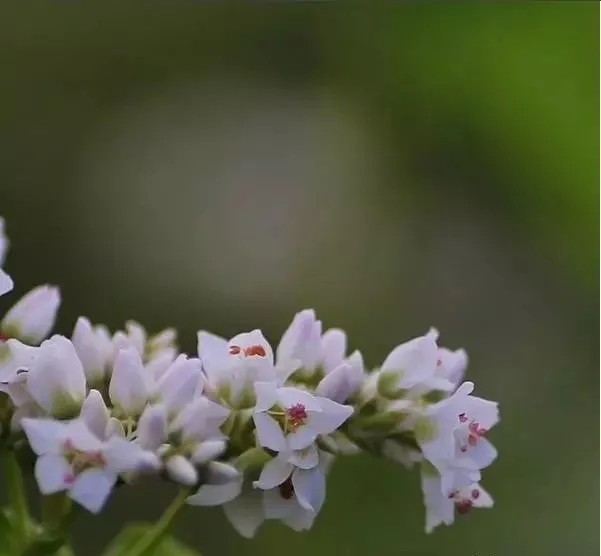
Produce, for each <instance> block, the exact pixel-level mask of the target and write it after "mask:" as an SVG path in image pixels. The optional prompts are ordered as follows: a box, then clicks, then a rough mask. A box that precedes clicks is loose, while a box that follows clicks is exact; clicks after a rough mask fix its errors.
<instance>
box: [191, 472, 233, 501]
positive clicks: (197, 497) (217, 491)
mask: <svg viewBox="0 0 601 556" xmlns="http://www.w3.org/2000/svg"><path fill="white" fill-rule="evenodd" d="M241 491H242V478H239V479H237V480H235V481H232V482H230V483H227V484H223V485H208V484H207V485H203V486H201V487H200V488H199V489H198V491H197V492H196V494H193V495H192V496H190V497H188V498H187V499H186V502H187V503H188V504H191V505H192V506H221V504H225V503H226V502H229V501H230V500H233V499H234V498H236V497H237V496H238V495H239V494H240V492H241Z"/></svg>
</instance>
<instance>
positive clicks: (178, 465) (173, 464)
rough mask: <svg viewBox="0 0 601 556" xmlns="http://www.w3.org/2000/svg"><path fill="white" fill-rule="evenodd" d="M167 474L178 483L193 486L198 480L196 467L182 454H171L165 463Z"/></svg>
mask: <svg viewBox="0 0 601 556" xmlns="http://www.w3.org/2000/svg"><path fill="white" fill-rule="evenodd" d="M165 469H166V470H167V473H169V476H170V477H171V478H172V479H173V480H174V481H177V482H178V483H181V484H182V485H186V486H193V485H195V484H196V482H197V481H198V473H197V472H196V468H195V467H194V466H193V465H192V464H191V463H190V462H189V461H188V460H187V459H186V458H185V457H184V456H182V455H180V454H176V455H175V456H171V457H170V458H169V459H168V460H167V463H166V464H165Z"/></svg>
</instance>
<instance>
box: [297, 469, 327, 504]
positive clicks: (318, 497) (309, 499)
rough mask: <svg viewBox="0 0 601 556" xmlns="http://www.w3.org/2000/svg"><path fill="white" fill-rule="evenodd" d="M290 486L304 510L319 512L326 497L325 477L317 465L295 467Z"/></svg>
mask: <svg viewBox="0 0 601 556" xmlns="http://www.w3.org/2000/svg"><path fill="white" fill-rule="evenodd" d="M292 486H294V493H295V494H296V498H297V500H298V503H299V504H300V505H301V506H302V507H303V508H305V509H306V510H311V511H313V512H315V514H318V513H319V510H321V506H322V505H323V502H324V500H325V497H326V478H325V475H324V474H323V471H322V470H321V469H320V468H319V467H313V468H312V469H295V471H294V473H293V474H292Z"/></svg>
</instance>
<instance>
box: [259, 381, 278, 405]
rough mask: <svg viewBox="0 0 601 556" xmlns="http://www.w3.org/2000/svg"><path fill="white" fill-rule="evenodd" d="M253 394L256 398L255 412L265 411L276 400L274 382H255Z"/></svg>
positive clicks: (276, 391)
mask: <svg viewBox="0 0 601 556" xmlns="http://www.w3.org/2000/svg"><path fill="white" fill-rule="evenodd" d="M255 394H256V396H257V402H256V404H255V411H267V410H268V409H271V408H272V407H273V406H274V405H275V404H276V402H277V400H278V389H277V385H276V383H275V382H255Z"/></svg>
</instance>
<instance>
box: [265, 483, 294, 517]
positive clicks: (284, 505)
mask: <svg viewBox="0 0 601 556" xmlns="http://www.w3.org/2000/svg"><path fill="white" fill-rule="evenodd" d="M297 506H298V502H297V501H296V498H295V497H291V498H283V497H282V495H281V494H280V489H279V488H274V489H271V490H266V491H265V492H264V493H263V512H264V514H265V518H266V519H282V518H284V517H286V516H288V515H290V514H291V513H292V512H294V511H295V508H296V507H297Z"/></svg>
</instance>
